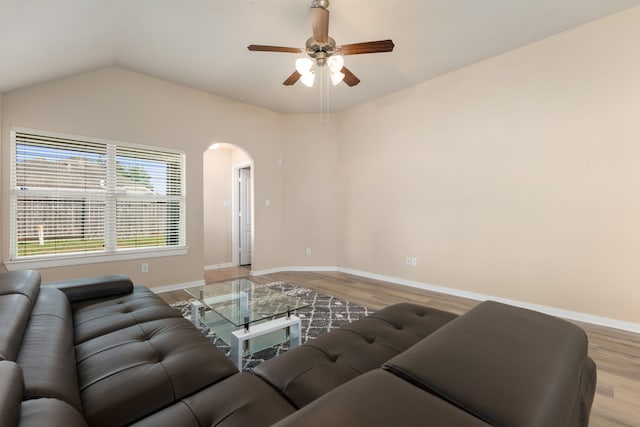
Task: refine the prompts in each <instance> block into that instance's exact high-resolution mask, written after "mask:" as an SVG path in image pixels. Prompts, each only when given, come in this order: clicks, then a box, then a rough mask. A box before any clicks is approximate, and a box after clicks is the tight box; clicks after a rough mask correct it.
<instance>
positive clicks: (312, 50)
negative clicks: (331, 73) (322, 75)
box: [305, 37, 337, 66]
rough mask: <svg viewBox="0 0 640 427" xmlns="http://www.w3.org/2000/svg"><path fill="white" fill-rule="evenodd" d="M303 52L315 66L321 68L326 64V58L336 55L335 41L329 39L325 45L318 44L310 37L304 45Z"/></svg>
mask: <svg viewBox="0 0 640 427" xmlns="http://www.w3.org/2000/svg"><path fill="white" fill-rule="evenodd" d="M305 50H306V52H307V55H309V56H310V57H311V58H312V59H313V60H314V61H316V64H317V65H319V66H323V65H325V64H326V63H327V58H329V57H330V56H332V55H335V54H336V53H337V49H336V41H335V40H334V39H332V38H331V37H329V38H328V42H327V43H319V42H318V41H317V40H315V39H314V38H313V37H310V38H309V39H308V40H307V42H306V43H305Z"/></svg>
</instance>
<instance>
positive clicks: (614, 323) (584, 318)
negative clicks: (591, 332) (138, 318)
mask: <svg viewBox="0 0 640 427" xmlns="http://www.w3.org/2000/svg"><path fill="white" fill-rule="evenodd" d="M285 271H338V272H340V273H345V274H352V275H354V276H360V277H366V278H368V279H374V280H381V281H383V282H389V283H395V284H397V285H403V286H409V287H412V288H419V289H424V290H427V291H432V292H438V293H441V294H446V295H453V296H456V297H461V298H468V299H472V300H476V301H486V300H492V301H497V302H501V303H503V304H509V305H513V306H516V307H522V308H526V309H529V310H535V311H539V312H541V313H546V314H549V315H551V316H556V317H562V318H564V319H570V320H576V321H578V322H584V323H591V324H594V325H600V326H606V327H607V328H613V329H620V330H623V331H629V332H634V333H640V323H633V322H624V321H621V320H617V319H611V318H609V317H603V316H595V315H592V314H588V313H581V312H578V311H571V310H564V309H561V308H556V307H550V306H546V305H540V304H531V303H527V302H523V301H517V300H512V299H508V298H500V297H496V296H493V295H487V294H480V293H475V292H468V291H462V290H460V289H454V288H447V287H444V286H436V285H431V284H428V283H422V282H417V281H414V280H407V279H401V278H398V277H393V276H385V275H382V274H375V273H369V272H367V271H360V270H354V269H351V268H343V267H277V268H270V269H265V270H258V271H253V272H251V274H252V275H253V276H263V275H265V274H272V273H281V272H285Z"/></svg>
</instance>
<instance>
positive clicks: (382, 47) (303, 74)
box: [247, 0, 394, 87]
mask: <svg viewBox="0 0 640 427" xmlns="http://www.w3.org/2000/svg"><path fill="white" fill-rule="evenodd" d="M328 7H329V0H313V1H312V3H311V29H312V33H313V36H312V37H310V38H309V39H308V40H307V41H306V43H305V47H304V49H298V48H294V47H283V46H265V45H254V44H252V45H249V46H248V47H247V48H248V49H249V50H250V51H254V52H284V53H298V54H299V53H306V55H307V56H306V57H304V58H299V59H297V60H296V71H294V72H293V74H291V75H290V76H289V77H288V78H287V79H286V80H285V81H284V82H283V83H282V84H283V85H285V86H291V85H293V84H295V83H296V82H297V81H298V80H302V83H303V84H304V85H305V86H308V87H312V86H313V82H314V80H315V76H316V70H315V69H314V65H315V67H323V66H325V65H328V67H329V75H330V77H331V83H332V84H333V85H334V86H335V85H337V84H339V83H340V82H345V83H346V84H347V85H348V86H350V87H351V86H355V85H357V84H358V83H360V79H359V78H358V77H356V76H355V75H354V74H353V73H352V72H351V71H350V70H349V69H348V68H347V67H345V66H344V58H343V56H344V55H359V54H365V53H379V52H391V51H392V50H393V48H394V44H393V41H391V40H379V41H373V42H363V43H353V44H348V45H342V46H337V45H336V41H335V40H334V39H332V38H331V37H329V10H328Z"/></svg>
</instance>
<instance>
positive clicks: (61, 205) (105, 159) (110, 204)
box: [11, 131, 185, 260]
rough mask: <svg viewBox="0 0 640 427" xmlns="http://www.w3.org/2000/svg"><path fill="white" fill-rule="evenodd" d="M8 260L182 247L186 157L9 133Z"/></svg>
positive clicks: (81, 139) (127, 146)
mask: <svg viewBox="0 0 640 427" xmlns="http://www.w3.org/2000/svg"><path fill="white" fill-rule="evenodd" d="M12 149H13V150H12V155H13V159H12V166H13V168H12V176H11V188H12V191H11V237H12V239H11V243H12V245H11V247H12V248H11V258H12V260H20V259H24V258H30V257H64V256H77V255H82V254H109V253H117V252H124V251H132V250H161V249H163V248H175V247H178V246H184V244H185V242H184V240H185V237H184V205H185V197H184V188H185V187H184V164H185V156H184V153H182V152H178V151H173V150H167V149H158V148H157V147H149V146H140V145H133V144H126V143H120V142H113V141H101V140H95V139H92V138H85V137H75V136H66V135H65V136H60V135H54V134H48V133H45V132H40V131H38V132H35V131H13V132H12Z"/></svg>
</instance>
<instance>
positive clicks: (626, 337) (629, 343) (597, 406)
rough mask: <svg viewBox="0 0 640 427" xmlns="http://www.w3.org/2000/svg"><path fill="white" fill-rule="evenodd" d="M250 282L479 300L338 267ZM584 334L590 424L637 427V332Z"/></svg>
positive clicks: (352, 293) (593, 328)
mask: <svg viewBox="0 0 640 427" xmlns="http://www.w3.org/2000/svg"><path fill="white" fill-rule="evenodd" d="M249 275H250V270H249V269H248V268H242V267H234V268H227V269H221V270H213V271H208V272H206V273H205V277H204V278H205V281H206V282H207V283H215V282H219V281H223V280H230V279H234V278H239V277H248V276H249ZM251 280H252V281H253V282H255V283H269V282H274V281H284V282H288V283H291V284H294V285H297V286H302V287H306V288H310V289H313V290H316V291H317V292H321V293H324V294H328V295H334V296H336V297H339V298H342V299H346V300H349V301H352V302H354V303H358V304H362V305H365V306H367V307H371V308H373V309H380V308H382V307H385V306H387V305H390V304H395V303H398V302H414V303H417V304H422V305H426V306H430V307H434V308H438V309H441V310H446V311H450V312H453V313H456V314H462V313H464V312H466V311H467V310H469V309H470V308H472V307H474V306H475V305H476V304H478V301H474V300H469V299H464V298H458V297H454V296H450V295H445V294H440V293H435V292H430V291H425V290H421V289H415V288H411V287H407V286H401V285H396V284H393V283H388V282H382V281H378V280H372V279H367V278H363V277H359V276H352V275H348V274H344V273H337V272H318V273H313V272H287V273H274V274H268V275H264V276H257V277H252V278H251ZM161 296H162V297H163V298H164V299H165V300H166V301H167V302H169V303H172V302H175V301H180V300H184V299H185V294H184V292H183V291H172V292H167V293H164V294H161ZM574 323H576V324H578V325H579V326H580V327H581V328H583V329H584V330H585V332H586V333H587V336H588V337H589V355H590V356H591V358H592V359H593V360H594V361H595V362H596V365H597V369H598V385H597V388H596V395H595V399H594V402H593V407H592V409H591V419H590V424H589V425H590V426H594V427H600V426H603V427H604V426H607V427H608V426H630V427H640V334H634V333H631V332H626V331H620V330H617V329H611V328H606V327H603V326H597V325H592V324H586V323H579V322H574Z"/></svg>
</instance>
